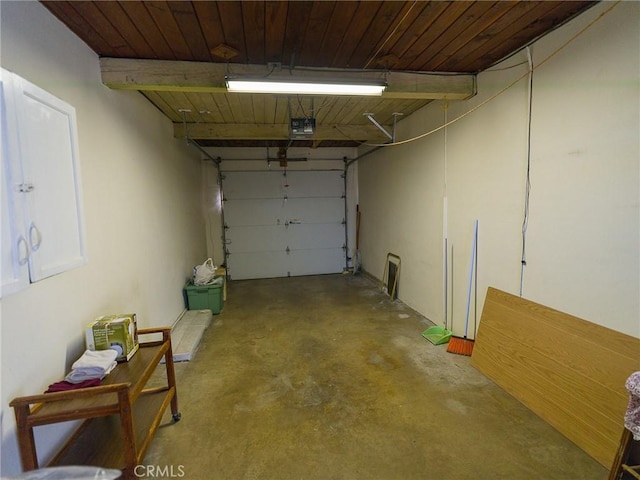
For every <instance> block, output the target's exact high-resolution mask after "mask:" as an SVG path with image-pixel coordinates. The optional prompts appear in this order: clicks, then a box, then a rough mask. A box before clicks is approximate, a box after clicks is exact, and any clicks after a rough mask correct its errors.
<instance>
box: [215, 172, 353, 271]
mask: <svg viewBox="0 0 640 480" xmlns="http://www.w3.org/2000/svg"><path fill="white" fill-rule="evenodd" d="M223 194H224V216H225V225H226V227H227V228H226V240H227V270H228V274H229V275H230V277H231V278H233V279H249V278H271V277H286V276H298V275H316V274H325V273H339V272H341V271H342V270H343V269H344V267H345V265H346V262H345V256H346V253H345V249H344V243H345V226H344V205H345V203H344V178H343V172H342V171H336V170H325V171H308V170H305V171H293V172H287V171H259V172H256V171H244V172H238V171H228V172H223Z"/></svg>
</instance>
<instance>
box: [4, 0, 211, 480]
mask: <svg viewBox="0 0 640 480" xmlns="http://www.w3.org/2000/svg"><path fill="white" fill-rule="evenodd" d="M0 8H1V9H2V10H1V18H2V20H1V21H2V24H1V34H2V52H1V53H2V57H1V62H2V66H3V67H4V68H6V69H7V70H10V71H13V72H14V73H16V74H18V75H20V76H22V77H24V78H26V79H27V80H29V81H30V82H32V83H34V84H36V85H38V86H40V87H42V88H44V89H45V90H48V91H49V92H51V93H52V94H54V95H56V96H58V97H60V98H61V99H63V100H64V101H66V102H68V103H70V104H71V105H73V106H74V107H75V108H76V112H77V118H78V132H79V139H80V169H81V174H82V184H83V185H82V186H83V193H84V211H85V216H86V219H85V220H86V230H87V245H88V256H89V262H88V264H87V265H85V266H83V267H80V268H77V269H75V270H72V271H69V272H66V273H63V274H60V275H57V276H54V277H51V278H48V279H45V280H43V281H41V282H38V283H35V284H32V285H30V286H29V288H27V289H26V290H24V291H21V292H19V293H16V294H13V295H10V296H7V297H5V298H4V299H2V305H1V307H2V320H1V324H2V325H1V328H2V330H1V333H2V335H1V348H2V350H1V353H2V391H1V398H2V413H3V425H2V466H1V472H2V475H12V474H16V473H19V472H20V470H21V469H20V462H19V456H18V453H17V444H16V439H15V429H14V425H15V422H14V417H13V411H12V410H11V409H10V408H9V407H8V402H9V401H10V400H11V399H12V398H14V397H16V396H21V395H30V394H34V393H39V392H42V391H44V390H46V388H47V385H49V384H50V383H53V382H55V381H59V380H61V379H62V378H63V376H64V374H65V373H66V372H67V371H68V369H69V367H70V364H71V363H72V362H73V361H74V360H75V359H76V358H77V357H78V356H79V355H80V354H81V353H82V351H83V349H84V344H83V336H82V334H83V327H84V326H85V325H86V324H87V323H88V322H89V321H91V320H92V319H94V318H95V317H97V316H99V315H104V314H109V313H124V312H136V313H137V314H138V321H139V326H140V327H142V328H144V327H150V326H158V325H172V324H173V323H174V322H175V321H176V319H177V318H178V317H179V316H180V314H181V313H182V311H183V310H184V301H183V294H182V287H183V286H184V283H185V281H186V279H187V277H188V276H189V275H190V273H191V268H192V266H193V265H195V264H196V263H201V262H202V261H203V258H204V257H205V255H206V242H205V229H204V219H203V206H202V201H201V199H202V195H201V192H202V180H201V162H200V160H199V157H200V155H199V154H198V152H197V151H196V150H194V149H192V148H191V147H187V146H186V145H185V144H184V142H180V141H177V140H174V139H173V131H172V125H171V123H170V121H169V120H167V119H166V118H164V117H163V116H162V115H161V114H160V113H159V112H158V111H157V109H156V108H155V107H153V106H152V105H151V104H150V103H149V102H148V101H147V100H145V99H144V98H143V97H142V95H140V94H138V93H134V92H124V91H112V90H109V89H108V88H106V87H104V86H103V85H102V84H101V82H100V70H99V64H98V58H97V56H96V55H95V54H94V53H93V52H92V51H90V50H89V48H88V47H87V46H86V45H85V44H84V43H83V42H81V41H80V40H78V39H77V37H75V36H74V35H73V34H72V33H71V32H69V30H68V29H67V28H66V27H65V26H64V25H63V24H61V23H60V22H59V21H58V20H56V19H55V18H54V17H53V16H52V15H51V14H50V13H49V12H48V11H47V10H46V9H45V8H44V7H43V6H42V5H40V4H39V3H37V2H15V3H14V2H2V4H1V6H0ZM68 428H69V426H64V425H54V426H49V427H46V428H44V429H42V430H37V431H36V439H37V445H38V447H39V449H40V450H41V452H43V456H44V457H47V456H49V455H50V453H51V452H52V450H55V449H56V448H57V446H58V444H59V440H60V438H61V436H63V435H65V434H66V431H67V430H68Z"/></svg>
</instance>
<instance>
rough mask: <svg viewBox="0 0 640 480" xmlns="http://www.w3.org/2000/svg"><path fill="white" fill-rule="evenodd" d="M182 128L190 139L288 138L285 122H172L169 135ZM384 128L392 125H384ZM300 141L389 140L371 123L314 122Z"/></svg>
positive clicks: (181, 132)
mask: <svg viewBox="0 0 640 480" xmlns="http://www.w3.org/2000/svg"><path fill="white" fill-rule="evenodd" d="M185 127H186V130H187V132H188V135H189V138H190V139H192V140H288V139H289V137H290V130H289V125H284V124H272V125H260V124H246V123H241V124H229V123H186V124H185V123H174V124H173V136H174V137H175V138H184V137H185ZM385 129H387V131H391V130H392V129H393V127H392V126H385ZM296 139H300V140H313V141H314V142H320V141H323V140H351V141H364V140H367V141H374V142H377V143H384V142H387V141H388V140H389V138H388V137H386V136H385V135H384V134H382V132H381V131H380V130H379V129H378V128H377V127H376V126H375V125H318V126H317V127H316V131H315V133H314V134H313V135H310V136H309V138H306V137H304V138H302V137H296Z"/></svg>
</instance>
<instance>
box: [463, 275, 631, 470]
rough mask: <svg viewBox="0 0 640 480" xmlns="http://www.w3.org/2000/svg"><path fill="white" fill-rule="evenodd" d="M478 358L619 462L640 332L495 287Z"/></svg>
mask: <svg viewBox="0 0 640 480" xmlns="http://www.w3.org/2000/svg"><path fill="white" fill-rule="evenodd" d="M471 364H472V365H473V366H475V367H476V368H477V369H478V370H480V371H481V372H482V373H484V374H485V375H486V376H487V377H489V378H490V379H492V380H493V381H494V382H495V383H497V384H498V385H499V386H500V387H502V388H503V389H505V390H506V391H507V392H509V393H510V394H511V395H513V396H514V397H515V398H517V399H518V400H520V401H521V402H522V403H523V404H525V405H526V406H527V407H529V408H530V409H531V410H533V411H534V412H535V413H536V414H537V415H539V416H540V417H542V418H543V419H544V420H546V421H547V422H548V423H549V424H551V425H552V426H553V427H555V428H556V429H557V430H558V431H560V432H561V433H562V434H564V435H565V436H566V437H567V438H569V439H570V440H571V441H573V442H574V443H575V444H576V445H578V446H579V447H580V448H582V449H583V450H584V451H585V452H587V453H588V454H589V455H591V456H592V457H593V458H594V459H596V460H597V461H598V462H600V463H601V464H602V465H604V466H605V467H607V468H609V467H611V465H612V463H613V461H614V457H615V456H616V452H617V450H618V445H619V442H620V438H621V436H622V433H623V430H624V427H623V419H624V413H625V411H626V408H627V405H628V402H629V397H628V394H627V391H626V389H625V381H626V379H627V378H628V377H629V375H631V374H632V373H633V372H634V371H638V370H640V339H638V338H635V337H632V336H629V335H625V334H623V333H620V332H616V331H614V330H611V329H608V328H605V327H603V326H600V325H597V324H594V323H591V322H587V321H585V320H582V319H580V318H577V317H574V316H571V315H568V314H566V313H562V312H560V311H557V310H554V309H552V308H548V307H546V306H544V305H540V304H537V303H534V302H531V301H529V300H525V299H523V298H520V297H517V296H515V295H511V294H508V293H506V292H503V291H500V290H497V289H495V288H491V287H490V288H489V289H488V290H487V296H486V299H485V303H484V307H483V310H482V316H481V319H480V324H479V328H478V334H477V338H476V342H475V346H474V349H473V354H472V357H471Z"/></svg>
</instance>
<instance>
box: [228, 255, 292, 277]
mask: <svg viewBox="0 0 640 480" xmlns="http://www.w3.org/2000/svg"><path fill="white" fill-rule="evenodd" d="M228 263H229V269H228V274H229V277H230V278H232V279H233V280H247V279H251V278H275V277H286V276H287V275H288V269H287V265H288V260H287V252H245V253H234V254H231V255H229V257H228Z"/></svg>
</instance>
